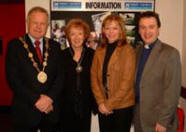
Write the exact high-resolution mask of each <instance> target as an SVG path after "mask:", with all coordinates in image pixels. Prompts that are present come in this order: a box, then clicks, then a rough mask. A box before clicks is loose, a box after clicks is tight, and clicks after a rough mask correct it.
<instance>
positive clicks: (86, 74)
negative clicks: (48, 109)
mask: <svg viewBox="0 0 186 132" xmlns="http://www.w3.org/2000/svg"><path fill="white" fill-rule="evenodd" d="M65 33H66V36H67V39H68V41H69V44H70V47H69V48H67V49H65V50H64V51H62V57H63V59H62V60H63V61H64V69H65V81H64V91H62V96H61V103H62V105H61V112H62V113H61V131H62V132H74V131H77V132H89V131H90V122H91V107H92V102H93V95H92V92H91V88H90V67H91V62H92V58H93V52H94V51H93V50H92V49H90V48H87V47H85V42H86V40H87V38H88V36H89V26H88V24H87V23H85V22H84V21H83V20H81V19H72V20H71V21H70V22H69V23H68V24H67V26H66V30H65Z"/></svg>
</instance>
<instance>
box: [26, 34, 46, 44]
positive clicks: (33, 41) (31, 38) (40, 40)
mask: <svg viewBox="0 0 186 132" xmlns="http://www.w3.org/2000/svg"><path fill="white" fill-rule="evenodd" d="M28 36H29V38H30V40H31V41H32V44H33V46H34V47H35V41H36V39H34V38H33V37H32V36H31V35H30V34H28ZM39 42H40V43H41V44H43V38H40V39H39Z"/></svg>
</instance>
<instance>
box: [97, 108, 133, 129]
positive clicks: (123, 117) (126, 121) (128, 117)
mask: <svg viewBox="0 0 186 132" xmlns="http://www.w3.org/2000/svg"><path fill="white" fill-rule="evenodd" d="M132 115H133V107H128V108H123V109H118V110H114V111H113V114H110V115H103V114H101V113H99V114H98V117H99V127H100V132H130V128H131V122H132Z"/></svg>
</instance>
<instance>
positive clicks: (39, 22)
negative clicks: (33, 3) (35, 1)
mask: <svg viewBox="0 0 186 132" xmlns="http://www.w3.org/2000/svg"><path fill="white" fill-rule="evenodd" d="M27 26H28V33H29V34H30V35H31V36H32V37H33V38H34V39H36V40H39V39H40V38H42V37H43V36H45V34H46V31H47V27H48V17H47V15H46V14H45V13H43V12H39V11H34V12H32V13H31V14H30V16H28V21H27Z"/></svg>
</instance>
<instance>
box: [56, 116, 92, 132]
mask: <svg viewBox="0 0 186 132" xmlns="http://www.w3.org/2000/svg"><path fill="white" fill-rule="evenodd" d="M90 124H91V113H90V114H89V115H87V116H84V117H81V118H80V117H79V116H76V115H74V114H73V113H69V114H66V115H63V116H61V122H60V132H90Z"/></svg>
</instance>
